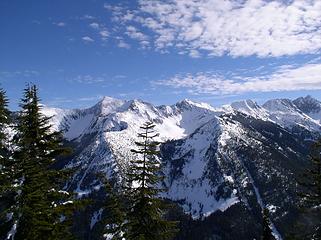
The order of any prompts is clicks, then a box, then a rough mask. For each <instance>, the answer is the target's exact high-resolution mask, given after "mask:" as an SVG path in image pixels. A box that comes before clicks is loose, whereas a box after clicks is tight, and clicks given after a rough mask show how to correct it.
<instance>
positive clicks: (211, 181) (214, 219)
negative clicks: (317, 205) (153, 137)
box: [42, 96, 321, 239]
mask: <svg viewBox="0 0 321 240" xmlns="http://www.w3.org/2000/svg"><path fill="white" fill-rule="evenodd" d="M42 111H43V113H44V114H45V115H46V116H52V119H51V123H52V125H53V128H54V129H56V130H61V131H62V132H63V135H64V139H65V142H66V144H67V145H68V146H71V147H72V148H73V154H72V155H71V156H69V157H68V158H66V159H64V160H63V161H62V164H63V166H66V167H77V172H76V173H75V175H74V177H73V179H71V180H70V183H69V188H70V189H72V190H74V191H75V192H76V193H77V194H78V196H79V197H83V196H95V197H96V198H99V196H100V192H101V184H100V182H99V181H98V180H97V177H96V173H98V172H102V173H105V174H106V176H107V177H108V178H113V179H116V180H117V181H118V182H121V180H122V177H123V176H124V175H123V174H124V172H125V171H126V168H127V167H128V164H129V160H130V159H131V158H133V155H132V153H131V152H130V149H132V148H135V144H134V142H135V141H136V140H137V133H138V131H139V127H140V126H141V125H142V124H143V123H144V122H146V121H152V122H153V123H155V125H156V127H155V130H156V131H157V132H158V133H159V137H158V138H159V139H158V140H160V141H161V142H162V145H161V159H162V161H163V164H164V174H165V180H164V182H163V184H164V186H165V187H166V188H167V189H168V190H167V192H165V193H163V197H164V198H166V199H169V200H170V201H172V202H175V203H177V205H178V206H179V208H180V211H181V214H183V215H185V216H187V217H186V218H188V219H189V220H188V223H189V224H190V226H189V227H186V229H187V230H186V231H185V233H182V234H181V236H178V239H255V238H256V239H257V238H258V236H259V234H260V231H261V230H260V229H261V225H260V222H261V220H262V216H261V211H262V208H264V207H267V208H268V209H269V210H270V220H271V226H270V227H271V229H272V230H273V235H274V237H275V239H283V238H284V236H285V234H286V233H288V232H289V231H290V230H291V228H292V226H293V223H294V219H295V218H297V217H299V213H298V208H297V205H298V201H299V200H298V197H297V195H296V192H297V184H296V182H297V179H298V178H299V177H300V174H301V173H302V171H303V169H304V168H305V167H306V166H307V156H308V153H309V151H310V145H311V143H312V142H313V141H314V140H315V139H317V138H319V137H320V136H321V102H320V101H318V100H317V99H314V98H312V97H311V96H306V97H300V98H298V99H295V100H293V101H292V100H290V99H272V100H269V101H267V102H266V103H264V104H263V105H259V104H257V103H256V102H255V101H252V100H244V101H238V102H233V103H231V104H229V105H224V106H222V107H219V108H215V107H212V106H210V105H209V104H206V103H197V102H193V101H190V100H183V101H180V102H178V103H176V104H174V105H171V106H165V105H162V106H154V105H152V104H150V103H147V102H144V101H142V100H137V99H136V100H130V101H125V100H119V99H114V98H110V97H104V98H103V99H102V100H101V101H100V102H98V103H97V104H96V105H94V106H93V107H90V108H87V109H74V110H64V109H58V108H49V107H45V106H44V107H43V108H42ZM101 214H102V210H101V209H100V207H99V205H97V206H96V207H93V208H92V209H91V211H90V212H89V213H88V222H87V223H85V224H84V226H83V227H84V229H85V230H84V233H83V238H84V239H95V238H94V237H93V236H94V235H93V234H91V232H93V231H94V229H95V227H96V225H98V224H99V219H100V216H101ZM184 234H185V235H184ZM193 236H194V237H193ZM195 236H196V237H195Z"/></svg>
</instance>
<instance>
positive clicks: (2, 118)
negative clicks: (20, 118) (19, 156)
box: [0, 88, 14, 238]
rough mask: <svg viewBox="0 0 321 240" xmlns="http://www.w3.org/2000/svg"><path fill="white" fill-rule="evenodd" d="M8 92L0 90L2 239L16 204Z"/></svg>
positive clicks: (0, 214)
mask: <svg viewBox="0 0 321 240" xmlns="http://www.w3.org/2000/svg"><path fill="white" fill-rule="evenodd" d="M8 103H9V101H8V98H7V96H6V92H5V91H4V90H3V89H1V88H0V238H2V237H5V235H6V233H7V232H8V231H9V230H10V227H11V225H12V221H10V217H8V216H10V210H11V206H12V205H13V204H14V189H13V187H12V184H13V174H12V170H13V169H12V163H13V160H12V157H11V150H10V139H9V136H8V129H9V128H10V125H11V116H10V115H11V113H10V111H9V109H8Z"/></svg>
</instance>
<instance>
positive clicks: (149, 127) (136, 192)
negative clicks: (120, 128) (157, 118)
mask: <svg viewBox="0 0 321 240" xmlns="http://www.w3.org/2000/svg"><path fill="white" fill-rule="evenodd" d="M154 127H155V125H154V124H153V123H151V122H147V123H145V124H144V125H143V126H141V127H140V128H141V130H142V132H140V133H138V137H139V138H140V139H141V141H138V142H135V144H136V146H137V149H132V150H131V151H132V152H133V153H134V154H135V155H136V156H137V155H138V156H141V157H140V158H137V159H134V160H132V161H130V170H129V173H128V179H127V181H128V185H127V189H126V192H127V193H126V194H127V197H128V206H129V208H128V210H127V216H126V218H127V219H126V220H127V224H126V234H125V238H126V239H128V240H151V239H152V240H158V239H159V240H165V239H171V238H172V237H173V235H174V233H175V231H176V229H175V226H176V223H175V222H170V221H166V220H165V219H164V214H165V212H166V211H165V210H166V206H165V203H164V201H163V200H162V199H160V198H159V193H160V192H161V191H163V190H164V189H161V188H160V186H159V185H160V184H161V180H162V176H161V164H160V162H159V160H158V158H157V156H158V154H159V151H158V149H157V148H158V145H159V144H160V143H159V142H157V141H155V140H154V138H155V137H156V136H157V135H158V134H155V131H154V130H153V129H154Z"/></svg>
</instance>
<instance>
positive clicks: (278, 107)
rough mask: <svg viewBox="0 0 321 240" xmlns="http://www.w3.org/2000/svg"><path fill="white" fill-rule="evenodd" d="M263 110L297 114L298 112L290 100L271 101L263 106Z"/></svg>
mask: <svg viewBox="0 0 321 240" xmlns="http://www.w3.org/2000/svg"><path fill="white" fill-rule="evenodd" d="M263 108H265V109H267V110H269V111H271V112H297V111H300V110H299V109H298V108H297V107H296V106H295V105H294V104H293V103H292V101H291V100H290V99H286V98H282V99H272V100H269V101H267V102H266V103H264V104H263Z"/></svg>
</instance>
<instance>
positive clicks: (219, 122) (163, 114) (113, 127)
mask: <svg viewBox="0 0 321 240" xmlns="http://www.w3.org/2000/svg"><path fill="white" fill-rule="evenodd" d="M234 111H240V112H242V113H244V114H246V115H247V116H251V117H254V118H257V119H261V120H265V121H271V122H275V123H277V124H279V125H280V126H282V127H286V128H291V127H293V126H296V125H299V126H302V127H304V128H308V129H309V130H313V131H319V130H320V124H319V123H318V122H317V120H314V119H312V118H311V117H309V116H308V115H307V114H305V113H303V112H302V111H301V110H300V109H299V108H298V107H296V106H295V105H294V104H293V103H292V102H291V101H290V100H284V99H277V100H271V101H268V102H267V103H265V104H264V105H263V107H261V106H259V105H258V104H257V103H255V102H253V101H251V100H246V101H241V102H235V103H232V104H231V105H230V106H229V107H224V108H222V109H216V108H213V107H211V106H209V105H208V104H203V103H195V102H192V101H190V100H183V101H181V102H178V103H177V104H175V105H172V106H158V107H155V106H153V105H151V104H149V103H146V102H144V101H141V100H131V101H123V100H118V99H113V98H110V97H105V98H103V99H102V100H101V101H100V102H99V103H97V104H96V105H95V106H93V107H91V108H88V109H84V110H62V109H50V108H44V109H43V113H44V114H46V115H47V116H53V115H54V117H53V121H52V123H53V125H54V127H55V128H56V129H60V130H63V131H64V136H65V137H66V139H68V140H73V141H78V142H79V143H82V141H84V140H83V139H85V138H86V136H89V135H93V138H92V139H91V141H90V142H89V143H87V142H85V143H84V145H82V148H83V149H82V151H81V153H80V154H79V156H78V157H77V158H76V159H74V160H73V161H72V164H74V165H78V166H81V171H80V172H79V174H78V176H76V177H75V181H77V185H76V189H77V191H78V192H79V193H84V192H90V189H87V188H88V186H93V183H92V182H89V183H88V181H91V180H87V177H88V176H89V175H90V174H91V173H92V172H96V171H104V172H106V174H107V175H108V176H110V175H111V174H112V173H113V172H117V171H122V169H125V168H126V165H127V164H128V159H131V158H132V157H133V156H132V154H131V153H130V149H131V148H134V147H135V145H134V142H135V141H136V140H137V137H136V136H137V132H138V131H139V127H140V126H141V125H142V124H143V123H144V122H146V121H153V122H154V123H155V125H156V127H155V130H156V131H157V132H158V133H159V140H160V141H163V142H165V141H167V140H172V139H174V140H184V141H183V145H182V146H180V151H179V152H177V153H175V154H176V158H177V159H180V158H184V159H185V160H186V162H185V163H184V165H183V166H182V168H181V169H180V170H181V174H182V175H181V177H180V178H177V179H174V180H173V182H171V183H170V187H169V191H168V193H167V194H168V195H167V197H169V198H171V199H173V200H182V199H184V201H185V203H184V205H183V207H184V209H185V211H187V212H190V213H192V215H193V216H194V217H197V216H199V215H200V214H202V215H203V216H206V215H209V214H210V213H212V212H215V211H216V210H218V209H220V210H222V211H223V210H225V209H227V208H228V207H230V206H232V205H233V204H235V203H237V202H238V201H239V199H238V198H237V189H234V190H233V191H232V193H231V194H230V195H229V196H228V197H226V198H215V196H216V191H217V190H218V189H217V186H218V185H220V184H223V183H224V182H233V181H234V179H233V176H229V175H226V176H222V178H221V179H220V180H219V181H218V182H217V183H216V185H213V183H212V182H210V181H209V180H208V178H206V177H204V176H205V173H206V171H207V164H208V161H209V159H206V157H205V156H206V151H207V150H208V149H211V147H212V146H211V144H213V143H217V144H218V149H224V147H225V146H226V145H228V142H229V140H230V139H231V137H233V136H241V137H242V135H243V132H242V128H241V127H239V126H238V125H237V124H226V123H225V122H224V121H225V120H224V117H221V115H222V114H224V113H229V114H233V113H234ZM227 120H228V119H227ZM241 137H240V138H241ZM246 141H247V139H244V142H246ZM191 149H192V152H191ZM222 154H223V152H222ZM219 164H220V163H219ZM167 171H169V170H168V169H167Z"/></svg>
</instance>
